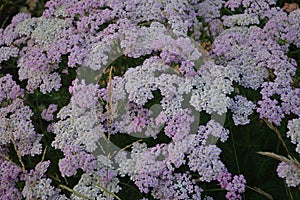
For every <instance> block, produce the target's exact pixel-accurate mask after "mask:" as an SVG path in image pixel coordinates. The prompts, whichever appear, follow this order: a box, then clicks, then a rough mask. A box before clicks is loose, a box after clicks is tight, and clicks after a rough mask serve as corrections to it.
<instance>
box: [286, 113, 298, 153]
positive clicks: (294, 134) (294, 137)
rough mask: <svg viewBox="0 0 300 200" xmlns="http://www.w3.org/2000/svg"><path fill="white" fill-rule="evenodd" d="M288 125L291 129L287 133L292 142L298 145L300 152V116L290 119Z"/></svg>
mask: <svg viewBox="0 0 300 200" xmlns="http://www.w3.org/2000/svg"><path fill="white" fill-rule="evenodd" d="M287 127H288V129H289V131H288V132H287V133H286V134H287V136H288V137H289V138H291V142H292V143H293V144H296V145H297V147H296V152H298V153H299V154H300V118H298V119H292V120H290V121H288V125H287Z"/></svg>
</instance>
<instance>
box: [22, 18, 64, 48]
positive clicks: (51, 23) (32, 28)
mask: <svg viewBox="0 0 300 200" xmlns="http://www.w3.org/2000/svg"><path fill="white" fill-rule="evenodd" d="M67 27H68V23H67V21H66V20H63V19H59V18H49V19H47V18H45V17H39V18H31V19H27V20H25V21H23V22H21V23H20V24H18V26H17V27H16V30H17V31H18V33H19V34H20V35H26V36H31V38H32V39H34V40H35V42H36V43H37V44H40V45H41V47H42V48H45V47H49V44H50V43H51V42H53V41H55V40H57V39H58V33H59V32H60V31H61V30H63V29H65V28H67Z"/></svg>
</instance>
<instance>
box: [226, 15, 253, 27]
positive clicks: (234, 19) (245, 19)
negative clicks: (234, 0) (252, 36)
mask: <svg viewBox="0 0 300 200" xmlns="http://www.w3.org/2000/svg"><path fill="white" fill-rule="evenodd" d="M223 20H224V21H223V24H224V26H227V27H233V26H236V25H238V26H249V25H252V24H259V18H258V16H257V15H254V14H247V13H243V14H238V15H231V16H226V17H224V19H223Z"/></svg>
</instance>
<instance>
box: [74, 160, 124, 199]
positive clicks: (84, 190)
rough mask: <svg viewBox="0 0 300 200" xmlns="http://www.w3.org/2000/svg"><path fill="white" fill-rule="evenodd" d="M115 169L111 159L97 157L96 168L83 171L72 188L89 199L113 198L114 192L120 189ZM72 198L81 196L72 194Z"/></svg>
mask: <svg viewBox="0 0 300 200" xmlns="http://www.w3.org/2000/svg"><path fill="white" fill-rule="evenodd" d="M116 176H117V171H116V170H115V169H114V168H113V167H112V163H111V160H109V159H108V158H107V157H105V156H102V155H100V156H98V157H97V168H96V169H95V170H94V171H93V172H91V173H84V174H83V175H82V176H81V178H80V180H79V182H78V184H77V185H75V186H74V188H73V190H74V191H76V192H77V193H79V194H84V196H86V197H88V198H89V199H97V200H113V199H115V198H114V195H113V194H114V193H118V192H119V191H120V190H121V187H120V186H119V185H118V184H119V179H118V178H117V177H116ZM71 199H72V200H81V199H82V197H80V196H76V194H74V193H73V194H72V196H71Z"/></svg>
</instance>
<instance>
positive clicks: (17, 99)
mask: <svg viewBox="0 0 300 200" xmlns="http://www.w3.org/2000/svg"><path fill="white" fill-rule="evenodd" d="M275 4H276V2H275V1H274V0H261V1H253V0H228V1H223V0H217V1H212V0H204V1H196V0H180V1H179V0H166V1H161V0H143V1H139V0H123V1H115V0H100V1H95V0H86V1H79V0H50V1H48V2H47V4H46V6H45V11H44V13H43V15H42V16H41V17H38V18H35V17H31V16H30V15H29V14H24V13H20V14H18V15H16V16H15V17H14V18H13V19H12V21H11V24H10V25H8V26H7V27H6V28H4V29H0V64H1V65H2V64H3V66H5V67H7V66H10V65H9V64H11V65H15V67H12V69H11V70H13V71H14V73H12V75H11V74H9V72H6V71H5V70H3V73H2V71H1V73H0V141H1V142H0V156H1V157H0V172H2V173H0V181H1V183H0V196H1V199H2V198H5V199H21V198H25V199H60V200H65V199H78V200H79V199H111V200H112V199H120V198H119V197H118V194H122V192H123V191H122V190H123V186H124V187H126V184H123V182H122V180H123V179H124V180H125V179H129V185H130V184H132V185H131V186H132V188H137V191H138V192H139V193H141V194H142V195H146V196H147V197H149V198H150V197H151V199H152V198H154V199H203V198H204V199H210V200H211V199H212V198H211V197H208V196H205V189H206V188H207V187H206V186H207V185H210V184H211V185H213V184H215V185H216V183H217V184H218V183H219V186H218V187H221V188H222V189H224V190H226V191H227V194H226V196H225V197H226V198H227V199H242V193H244V192H245V188H246V179H245V177H244V176H243V175H241V174H240V175H234V176H233V175H232V174H231V173H230V172H229V171H230V169H228V168H227V167H226V165H225V163H226V162H224V161H222V160H221V158H222V148H221V147H220V146H222V145H223V144H222V143H225V142H226V141H227V140H228V138H229V134H230V132H229V130H227V127H226V128H225V125H224V126H223V125H222V124H221V122H219V121H220V120H217V119H214V118H215V117H216V118H222V117H224V116H225V115H226V113H227V112H228V111H231V113H232V118H228V119H227V120H228V121H229V123H231V122H232V120H233V122H232V123H231V124H232V126H238V125H246V124H249V123H250V122H251V121H250V119H249V116H250V115H251V116H252V114H253V115H255V114H257V115H258V116H259V118H260V119H263V120H266V121H268V122H269V123H270V125H269V126H270V127H271V128H272V127H274V126H273V124H274V125H276V126H280V125H282V124H284V123H283V122H285V120H286V119H287V116H289V118H288V120H286V121H288V123H287V128H288V132H287V133H286V134H287V137H289V138H290V139H291V142H292V143H293V144H296V145H297V147H296V152H297V153H300V136H299V131H300V120H299V117H300V89H299V86H298V85H297V84H295V82H296V81H295V75H296V74H297V68H296V67H297V61H296V60H295V59H293V58H290V57H289V56H288V55H287V53H288V51H289V50H290V49H293V48H299V47H300V42H299V41H300V35H299V33H300V9H297V10H293V11H291V12H289V13H286V12H285V11H284V10H283V9H280V8H277V7H275ZM228 13H230V14H228ZM234 13H236V14H234ZM203 37H209V38H213V43H212V49H211V51H210V52H209V53H210V55H211V57H212V58H213V59H214V60H212V59H210V58H207V56H206V54H207V53H206V52H204V51H203V49H201V47H200V44H199V41H198V40H199V38H203ZM191 38H194V39H191ZM124 60H125V61H124ZM120 63H121V64H120ZM3 66H0V69H2V67H3ZM69 72H70V73H69ZM71 72H72V73H73V72H74V73H76V75H77V77H76V78H75V76H74V77H73V78H71V77H72V75H71ZM66 77H67V78H66ZM69 79H71V80H69ZM255 90H257V93H258V95H257V96H258V97H257V98H256V97H253V96H251V95H247V92H245V91H250V92H251V91H252V92H253V91H255ZM67 91H68V94H66V97H57V96H59V95H62V93H63V92H67ZM33 96H34V98H32V97H33ZM67 96H70V98H69V99H67V98H68V97H67ZM40 98H45V99H46V100H45V99H44V102H42V104H40V105H39V102H37V101H38V100H40ZM65 98H66V99H67V102H63V103H62V102H59V100H62V99H65ZM57 100H58V102H56V101H57ZM32 102H34V103H32ZM43 108H44V109H43ZM42 109H43V110H42ZM41 110H42V112H40V111H41ZM37 115H38V116H37ZM203 116H209V119H205V117H203ZM224 118H225V117H224ZM33 119H34V120H36V119H38V120H37V121H38V122H36V123H34V122H33ZM230 120H231V121H230ZM49 123H50V125H49ZM45 124H47V125H49V126H48V128H47V130H45V128H44V127H43V126H44V125H45ZM274 129H275V128H273V130H274ZM36 130H37V131H36ZM275 130H276V129H275ZM40 131H41V132H42V133H40V134H39V133H37V132H40ZM120 138H121V139H120ZM123 138H126V139H124V141H123ZM118 140H119V141H118ZM129 141H130V142H129ZM232 142H234V141H233V140H232ZM219 144H220V145H219ZM43 148H44V153H43V154H42V152H43ZM234 148H235V147H234ZM234 150H235V149H234ZM51 153H52V154H55V156H52V154H51ZM25 156H26V157H25ZM11 157H12V158H11ZM39 158H41V160H39V161H40V162H37V161H36V160H37V159H39ZM45 158H46V159H45ZM53 161H54V162H53ZM293 162H295V163H296V164H297V163H298V161H296V160H294V161H293ZM24 163H25V164H24ZM50 164H51V165H50ZM298 164H299V163H298ZM297 167H298V166H297V165H294V164H292V162H291V163H288V162H281V163H280V164H279V166H278V168H277V173H278V176H279V177H281V178H284V179H285V180H286V183H287V184H288V186H293V187H296V186H298V185H299V184H300V182H299V180H300V175H299V169H298V168H297ZM48 170H49V172H48ZM50 170H56V171H55V173H54V174H51V175H49V174H50V173H52V171H51V172H50ZM69 180H71V181H70V183H69V182H68V181H69ZM121 183H122V188H121ZM131 186H130V187H131ZM203 186H204V187H203ZM125 189H126V188H125ZM65 190H66V191H68V192H67V193H64V192H65ZM69 192H70V193H71V194H69ZM143 199H147V198H143Z"/></svg>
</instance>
